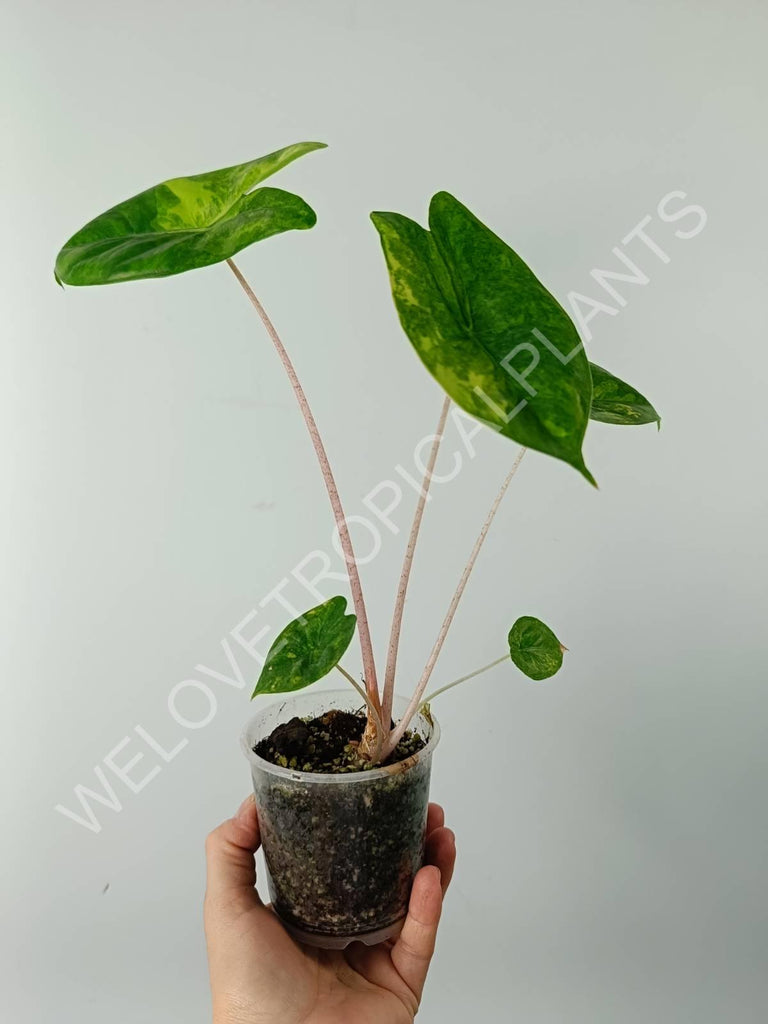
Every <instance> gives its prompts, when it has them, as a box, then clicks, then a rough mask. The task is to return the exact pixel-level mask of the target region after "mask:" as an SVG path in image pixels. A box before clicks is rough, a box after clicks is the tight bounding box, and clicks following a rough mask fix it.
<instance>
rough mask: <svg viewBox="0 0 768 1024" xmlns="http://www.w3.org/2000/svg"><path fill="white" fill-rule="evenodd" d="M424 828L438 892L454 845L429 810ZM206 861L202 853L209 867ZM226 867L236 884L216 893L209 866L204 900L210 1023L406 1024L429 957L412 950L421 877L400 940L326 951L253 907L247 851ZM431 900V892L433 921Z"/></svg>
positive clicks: (256, 902)
mask: <svg viewBox="0 0 768 1024" xmlns="http://www.w3.org/2000/svg"><path fill="white" fill-rule="evenodd" d="M235 821H237V819H235ZM254 821H255V815H254ZM231 824H232V823H231V822H227V823H226V824H225V825H224V826H221V828H222V829H224V828H226V827H227V826H230V825H231ZM427 830H428V838H427V856H426V860H427V862H428V863H429V864H433V865H436V866H437V867H439V869H440V874H441V877H442V885H443V890H444V889H445V888H446V887H447V885H448V882H449V881H450V876H451V873H452V871H453V861H454V858H455V847H454V841H453V834H452V833H451V832H450V831H449V830H448V829H446V828H444V827H443V813H442V810H441V809H440V808H438V807H437V806H436V805H431V806H430V813H429V821H428V826H427ZM217 832H218V830H217ZM215 835H216V833H214V834H213V836H215ZM213 836H212V838H213ZM256 843H257V837H256V842H254V837H251V840H250V842H249V843H248V844H247V846H248V847H250V848H252V847H253V846H255V845H256ZM238 849H240V850H241V851H242V850H243V847H238V846H237V845H235V847H234V851H233V850H230V851H229V852H230V854H231V855H233V856H234V857H237V853H236V851H237V850H238ZM211 859H212V856H211V852H210V851H209V863H210V861H211ZM230 867H234V868H235V869H236V871H237V872H238V876H237V879H236V881H237V885H235V886H234V888H233V887H232V886H231V885H230V886H228V887H227V888H226V889H224V890H223V891H222V892H221V893H217V892H215V891H212V887H211V880H210V866H209V891H208V896H207V899H206V931H207V935H208V947H209V960H210V966H211V987H212V991H213V996H214V1021H215V1022H216V1024H229V1022H230V1021H231V1022H237V1024H239V1022H240V1021H243V1022H245V1021H247V1022H248V1024H251V1022H253V1024H256V1022H259V1024H261V1022H263V1024H266V1022H267V1021H270V1022H271V1021H273V1020H279V1021H280V1022H281V1024H346V1022H350V1024H351V1022H354V1024H410V1022H411V1021H412V1020H413V1017H414V1015H415V1013H416V1010H417V1009H418V1004H419V997H420V995H421V988H422V985H423V980H424V975H425V974H426V968H427V966H428V963H429V954H431V949H429V950H428V952H427V953H426V954H425V953H424V952H423V951H420V950H418V949H417V948H416V947H417V942H416V939H417V938H418V933H419V930H420V929H422V928H425V927H426V925H425V924H424V923H423V922H422V921H420V920H419V915H420V911H421V909H423V911H424V913H423V914H422V916H424V917H426V916H428V914H429V912H430V907H429V906H427V903H428V901H429V897H430V896H431V898H432V899H433V901H434V890H430V889H429V879H430V878H431V877H432V876H428V872H427V873H425V874H424V876H422V878H421V879H420V881H419V883H417V885H415V886H414V895H413V898H412V903H411V908H410V911H409V921H408V924H407V925H406V927H404V929H403V934H402V936H401V937H400V939H398V940H393V941H390V942H387V943H382V944H380V945H378V946H371V947H368V946H364V945H363V944H362V943H354V944H353V945H351V946H348V947H347V949H345V950H343V951H335V950H321V949H314V948H312V947H309V946H305V945H302V944H300V943H298V942H296V941H295V940H294V939H293V938H292V937H291V936H290V935H289V934H288V932H286V930H285V929H284V928H283V926H282V924H281V923H280V921H279V919H278V918H277V917H276V915H275V914H274V913H272V911H271V909H270V908H267V907H265V906H264V905H263V903H262V902H261V900H260V899H259V897H258V894H257V892H256V890H255V888H254V885H253V883H254V881H255V874H254V871H253V856H252V852H251V854H250V867H248V866H247V865H246V863H245V861H244V860H243V861H241V863H240V864H239V865H236V864H234V862H233V863H232V864H231V865H230ZM422 892H423V896H424V907H423V908H421V906H420V902H419V901H420V894H422ZM439 900H440V896H439V891H438V895H437V901H438V903H437V916H438V917H439ZM433 909H434V908H433ZM434 926H435V927H436V921H435V923H434Z"/></svg>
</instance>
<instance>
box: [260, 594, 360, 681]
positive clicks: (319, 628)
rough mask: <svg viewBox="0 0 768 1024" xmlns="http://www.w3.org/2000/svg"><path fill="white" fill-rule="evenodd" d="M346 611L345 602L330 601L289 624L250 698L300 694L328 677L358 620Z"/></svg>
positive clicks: (337, 599) (347, 645)
mask: <svg viewBox="0 0 768 1024" xmlns="http://www.w3.org/2000/svg"><path fill="white" fill-rule="evenodd" d="M346 610H347V602H346V598H343V597H332V598H331V599H330V600H329V601H325V602H324V603H323V604H319V605H318V606H317V607H316V608H310V610H309V611H308V612H304V614H303V615H301V616H299V618H298V619H294V620H293V622H289V623H288V625H287V626H286V627H285V629H284V630H283V631H282V633H281V634H280V635H279V636H278V638H277V639H276V640H275V642H274V643H273V644H272V646H271V647H270V649H269V654H267V658H266V661H265V662H264V666H263V668H262V670H261V675H260V676H259V679H258V682H257V683H256V689H255V690H254V691H253V695H252V696H253V697H255V696H256V695H257V694H259V693H288V692H289V691H291V690H301V689H302V688H303V687H305V686H309V685H310V683H314V682H316V681H317V680H318V679H322V678H323V676H325V675H328V673H329V672H330V671H331V669H332V668H333V667H334V666H335V665H337V664H338V663H339V660H340V659H341V656H342V655H343V654H344V651H346V649H347V648H348V647H349V645H350V642H351V640H352V637H353V636H354V633H355V624H356V622H357V619H356V618H355V616H354V615H346V614H345V613H346Z"/></svg>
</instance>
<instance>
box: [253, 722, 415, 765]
mask: <svg viewBox="0 0 768 1024" xmlns="http://www.w3.org/2000/svg"><path fill="white" fill-rule="evenodd" d="M364 730H365V715H364V714H362V713H360V714H353V713H352V712H350V711H327V712H326V713H325V714H324V715H322V716H321V717H320V718H311V719H302V718H292V719H291V720H290V722H284V723H283V724H282V725H278V726H277V728H276V729H274V730H273V732H272V733H271V735H270V736H268V737H267V738H266V739H264V740H262V741H261V742H260V743H258V744H257V745H256V746H255V747H254V748H253V749H254V753H256V754H258V755H259V757H263V758H264V760H265V761H270V762H271V763H272V764H276V765H280V766H281V767H282V768H293V769H295V770H296V771H300V772H322V773H331V774H335V773H340V772H361V771H367V770H369V769H371V768H381V767H382V766H383V765H388V764H396V763H397V762H398V761H404V760H405V759H406V758H407V757H410V756H411V755H412V754H415V753H417V752H418V751H419V750H421V749H422V748H423V747H424V745H425V744H424V740H423V739H422V738H421V736H419V735H418V734H416V733H414V732H411V731H410V730H409V731H407V732H406V733H405V735H404V736H403V738H402V739H401V740H400V742H399V743H398V745H397V747H396V748H395V750H394V751H393V753H392V755H391V756H390V757H389V758H387V760H386V761H384V762H382V763H380V764H376V765H374V764H372V763H371V762H370V761H366V760H365V759H364V758H362V757H360V756H359V754H358V747H359V744H360V740H361V739H362V736H363V732H364Z"/></svg>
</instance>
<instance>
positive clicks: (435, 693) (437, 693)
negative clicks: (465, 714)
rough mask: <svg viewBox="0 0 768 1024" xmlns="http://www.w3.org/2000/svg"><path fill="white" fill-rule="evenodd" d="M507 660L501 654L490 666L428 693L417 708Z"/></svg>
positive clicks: (485, 666)
mask: <svg viewBox="0 0 768 1024" xmlns="http://www.w3.org/2000/svg"><path fill="white" fill-rule="evenodd" d="M509 660H510V658H509V655H508V654H503V655H502V656H501V657H500V658H497V659H496V661H492V662H491V663H490V665H483V667H482V668H476V669H475V671H474V672H470V673H468V674H467V675H466V676H461V678H459V679H454V680H453V682H452V683H446V684H445V686H441V687H440V688H439V689H437V690H433V691H432V693H428V694H427V696H426V697H425V698H424V700H423V701H422V702H421V704H419V707H420V708H423V707H424V705H425V704H429V702H430V701H433V700H434V699H435V697H439V696H440V694H441V693H445V691H446V690H452V689H453V688H454V686H458V685H459V683H466V681H467V680H468V679H474V678H475V676H479V675H482V673H483V672H487V671H488V669H489V668H495V667H496V666H497V665H500V664H501V663H502V661H509Z"/></svg>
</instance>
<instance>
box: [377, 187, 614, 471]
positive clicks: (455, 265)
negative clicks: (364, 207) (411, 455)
mask: <svg viewBox="0 0 768 1024" xmlns="http://www.w3.org/2000/svg"><path fill="white" fill-rule="evenodd" d="M371 218H372V220H373V223H374V225H375V226H376V228H377V230H378V232H379V235H380V237H381V242H382V247H383V249H384V255H385V258H386V261H387V266H388V269H389V275H390V280H391V285H392V294H393V297H394V300H395V306H396V308H397V311H398V314H399V317H400V322H401V324H402V326H403V329H404V330H405V333H406V334H407V335H408V338H409V339H410V341H411V344H412V345H413V347H414V348H415V350H416V352H417V354H418V355H419V357H420V358H421V360H422V362H423V363H424V365H425V366H426V368H427V369H428V370H429V372H430V373H431V374H432V375H433V376H434V377H435V379H436V380H437V381H438V382H439V383H440V384H441V385H442V387H443V388H444V389H445V391H447V392H448V394H449V395H450V396H451V398H453V400H454V401H455V402H456V403H457V404H458V405H460V406H461V408H462V409H464V410H465V411H466V412H468V413H469V414H470V415H472V416H475V417H476V418H477V419H479V420H482V421H483V422H485V423H487V424H488V425H489V426H491V427H493V428H494V429H495V430H498V431H499V432H500V433H502V434H504V435H505V436H506V437H510V438H512V439H513V440H515V441H517V442H519V443H520V444H523V445H526V446H527V447H529V448H535V449H536V450H537V451H541V452H546V453H547V454H549V455H554V456H555V457H557V458H559V459H563V460H564V461H565V462H567V463H569V464H570V465H572V466H575V467H576V468H577V469H578V470H579V471H580V472H581V473H583V474H584V476H585V477H586V478H587V479H588V480H590V482H592V483H594V480H593V479H592V476H591V474H590V473H589V470H588V469H587V468H586V466H585V465H584V459H583V457H582V454H581V445H582V441H583V438H584V431H585V430H586V426H587V421H588V418H589V409H590V404H591V398H592V378H591V376H590V372H589V364H588V362H587V357H586V355H585V353H584V349H583V347H582V345H581V342H580V340H579V335H578V333H577V331H576V328H575V326H574V324H573V323H572V321H571V319H570V317H569V316H568V314H567V313H566V312H565V310H564V309H563V308H562V306H560V304H559V303H558V302H557V301H556V300H555V299H554V298H553V296H552V295H551V294H550V293H549V292H548V291H547V289H546V288H545V287H544V286H543V285H542V284H541V282H540V281H539V280H538V279H537V278H536V276H535V275H534V274H533V272H532V271H531V270H530V269H529V268H528V267H527V266H526V264H525V263H524V262H523V260H522V259H520V257H519V256H518V255H517V254H516V253H515V252H514V251H513V250H512V249H510V247H509V246H508V245H507V244H506V243H505V242H503V241H502V240H501V239H500V238H499V237H498V236H497V235H495V234H494V233H493V232H492V231H491V230H490V229H489V228H487V227H486V226H485V225H484V224H483V223H482V222H481V221H479V220H478V219H477V217H475V216H474V215H473V214H472V213H470V211H469V210H468V209H467V208H466V207H465V206H463V205H462V204H461V203H460V202H459V201H458V200H457V199H454V197H453V196H451V195H448V193H447V192H438V193H437V195H435V196H434V197H433V198H432V202H431V203H430V207H429V227H430V230H429V231H427V230H426V229H425V228H422V227H421V226H420V225H419V224H417V223H416V222H415V221H412V220H410V219H409V218H408V217H404V216H402V215H401V214H398V213H373V214H371Z"/></svg>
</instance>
